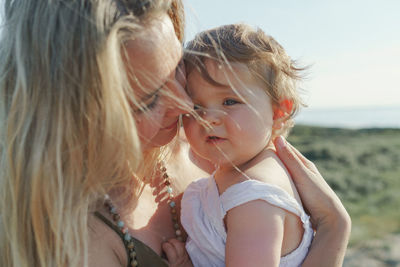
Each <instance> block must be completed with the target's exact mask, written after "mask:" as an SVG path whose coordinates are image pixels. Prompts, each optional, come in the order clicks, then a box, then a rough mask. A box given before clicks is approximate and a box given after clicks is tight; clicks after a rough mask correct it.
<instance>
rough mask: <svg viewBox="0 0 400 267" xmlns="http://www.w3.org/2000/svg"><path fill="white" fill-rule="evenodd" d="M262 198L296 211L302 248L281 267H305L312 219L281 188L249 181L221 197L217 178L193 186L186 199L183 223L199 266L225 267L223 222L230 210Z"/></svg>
mask: <svg viewBox="0 0 400 267" xmlns="http://www.w3.org/2000/svg"><path fill="white" fill-rule="evenodd" d="M256 199H261V200H265V201H267V202H268V203H270V204H272V205H275V206H277V207H279V208H282V209H285V210H287V211H290V212H292V213H293V214H296V215H298V216H299V217H300V219H301V221H302V222H303V227H304V234H303V238H302V241H301V243H300V245H299V246H298V247H297V248H296V249H295V250H294V251H292V252H291V253H289V254H288V255H286V256H284V257H282V258H281V260H280V264H279V266H301V263H302V262H303V260H304V259H305V257H306V255H307V252H308V248H309V246H310V244H311V241H312V238H313V233H314V232H313V230H312V228H311V223H310V217H309V216H308V215H307V214H306V213H305V212H304V209H303V207H302V206H301V205H300V204H299V203H298V202H297V201H296V200H295V199H294V198H293V197H292V196H290V195H289V194H288V193H287V192H286V191H284V190H283V189H281V188H279V187H278V186H275V185H271V184H266V183H262V182H259V181H256V180H247V181H244V182H241V183H238V184H235V185H232V186H231V187H229V188H228V189H227V190H226V191H225V192H224V193H223V194H222V195H221V196H220V195H219V193H218V188H217V185H216V183H215V180H214V177H213V176H211V177H208V178H202V179H200V180H197V181H195V182H193V183H191V184H190V185H189V186H188V188H187V189H186V190H185V193H184V195H183V198H182V208H181V222H182V225H183V227H184V228H185V230H186V232H187V233H188V235H189V237H188V240H187V241H186V249H187V251H188V253H189V255H190V258H191V259H192V262H193V265H194V266H195V267H203V266H204V267H223V266H225V244H226V231H225V227H224V222H223V219H224V217H225V215H226V213H227V211H229V210H230V209H232V208H234V207H236V206H239V205H242V204H244V203H246V202H249V201H252V200H256Z"/></svg>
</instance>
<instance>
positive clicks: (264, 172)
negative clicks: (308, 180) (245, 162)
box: [245, 150, 298, 198]
mask: <svg viewBox="0 0 400 267" xmlns="http://www.w3.org/2000/svg"><path fill="white" fill-rule="evenodd" d="M245 174H246V175H247V176H248V177H249V178H250V179H252V180H256V181H258V182H262V183H266V184H270V185H274V186H277V187H279V188H281V189H282V190H284V191H286V192H287V193H289V195H291V196H292V197H294V198H298V197H297V196H298V193H297V191H296V187H295V186H294V183H293V181H292V178H291V176H290V174H289V172H288V170H287V169H286V167H285V165H284V164H283V163H282V161H281V160H280V159H279V158H278V156H277V155H276V154H275V152H273V151H271V150H269V151H266V152H265V153H263V154H261V155H259V157H258V158H256V159H255V160H254V162H253V164H252V165H251V166H250V167H249V168H248V169H247V170H246V171H245Z"/></svg>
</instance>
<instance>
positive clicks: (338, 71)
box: [185, 0, 400, 108]
mask: <svg viewBox="0 0 400 267" xmlns="http://www.w3.org/2000/svg"><path fill="white" fill-rule="evenodd" d="M185 3H186V11H187V12H186V20H187V26H186V36H187V38H186V39H187V40H189V39H191V38H192V37H193V36H194V35H195V34H196V33H197V32H199V31H202V30H205V29H208V28H212V27H216V26H219V25H223V24H229V23H236V22H245V23H248V24H250V25H253V26H257V27H260V28H261V29H263V30H264V31H265V32H266V33H268V34H270V35H272V36H273V37H274V38H275V39H276V40H277V41H278V42H279V43H280V44H281V45H282V46H283V47H284V48H285V49H286V51H287V53H288V54H289V55H290V56H291V57H292V59H295V60H298V61H300V63H301V64H304V65H309V66H310V69H309V71H308V75H307V79H306V81H305V82H304V84H302V86H301V87H302V88H303V89H304V91H305V92H306V93H305V94H303V97H304V99H305V100H306V102H307V104H308V105H309V107H310V108H336V107H346V108H348V107H370V106H374V107H375V106H400V16H399V15H398V14H400V1H398V0H380V1H378V0H336V1H324V0H302V1H299V0H278V1H276V0H274V1H271V0H247V1H243V0H240V1H239V0H229V1H228V0H225V1H222V0H185Z"/></svg>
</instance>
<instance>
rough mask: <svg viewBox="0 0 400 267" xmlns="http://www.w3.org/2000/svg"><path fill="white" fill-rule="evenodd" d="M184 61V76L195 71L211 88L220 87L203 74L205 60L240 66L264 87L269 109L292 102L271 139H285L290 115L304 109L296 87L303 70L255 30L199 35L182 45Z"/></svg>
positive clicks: (231, 28)
mask: <svg viewBox="0 0 400 267" xmlns="http://www.w3.org/2000/svg"><path fill="white" fill-rule="evenodd" d="M184 59H185V64H186V66H187V69H186V71H187V74H189V73H190V72H191V71H193V70H194V69H197V70H198V71H199V72H200V73H201V75H202V76H203V78H204V79H205V80H206V81H207V82H209V83H210V84H214V85H221V84H219V83H218V82H216V81H215V80H213V79H212V78H211V77H210V75H209V74H208V73H207V69H206V68H205V65H204V62H205V60H207V59H211V60H215V61H217V62H219V63H220V64H229V62H231V63H233V62H235V63H244V64H245V65H246V66H247V67H248V69H249V70H250V72H251V74H252V75H253V76H254V77H255V78H256V79H259V80H261V81H262V82H263V84H265V92H266V93H267V94H268V96H269V97H270V98H271V101H272V104H273V105H275V106H280V105H281V103H282V101H284V100H289V101H290V102H292V104H291V106H292V108H291V111H289V112H290V114H287V116H285V117H284V119H283V120H282V122H283V123H284V124H283V127H282V128H281V129H280V130H278V131H275V132H274V136H276V135H278V134H283V135H287V133H288V132H289V129H290V128H291V127H292V126H293V117H294V115H295V114H296V113H297V112H298V110H299V108H300V107H301V106H304V104H303V102H302V100H301V97H300V95H299V93H298V90H297V83H298V82H299V81H301V80H302V77H303V74H302V72H303V71H304V70H305V69H306V68H305V67H298V66H296V62H295V61H293V60H292V59H291V58H290V57H289V56H288V55H287V54H286V52H285V50H284V49H283V47H282V46H281V45H280V44H279V43H278V42H277V41H276V40H275V39H274V38H273V37H271V36H269V35H267V34H265V33H264V32H263V31H262V30H261V29H259V28H256V29H254V28H252V27H251V26H249V25H246V24H242V23H239V24H231V25H224V26H220V27H217V28H214V29H210V30H207V31H203V32H201V33H199V34H198V35H196V36H195V38H194V39H193V40H192V41H190V42H189V43H188V44H187V45H186V51H185V55H184ZM286 103H287V102H286Z"/></svg>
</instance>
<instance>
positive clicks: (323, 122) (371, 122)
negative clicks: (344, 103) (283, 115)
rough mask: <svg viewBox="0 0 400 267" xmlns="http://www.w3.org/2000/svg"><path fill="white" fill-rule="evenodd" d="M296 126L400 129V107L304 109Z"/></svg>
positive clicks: (297, 119)
mask: <svg viewBox="0 0 400 267" xmlns="http://www.w3.org/2000/svg"><path fill="white" fill-rule="evenodd" d="M295 122H296V124H302V125H310V126H321V127H334V128H348V129H363V128H400V105H399V106H390V107H355V108H304V109H302V110H301V111H300V113H299V114H297V116H296V117H295Z"/></svg>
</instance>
